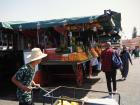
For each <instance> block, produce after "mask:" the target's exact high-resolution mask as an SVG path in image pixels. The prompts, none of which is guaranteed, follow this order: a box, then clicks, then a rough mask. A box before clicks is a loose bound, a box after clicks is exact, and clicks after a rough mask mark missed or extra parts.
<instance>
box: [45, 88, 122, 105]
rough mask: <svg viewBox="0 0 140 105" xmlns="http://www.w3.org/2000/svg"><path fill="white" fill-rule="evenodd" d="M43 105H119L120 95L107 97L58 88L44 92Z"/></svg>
mask: <svg viewBox="0 0 140 105" xmlns="http://www.w3.org/2000/svg"><path fill="white" fill-rule="evenodd" d="M43 97H44V98H43V105H46V104H51V105H66V104H67V105H120V94H119V93H116V94H114V97H113V98H109V97H108V92H104V91H95V90H91V89H84V88H75V87H66V86H59V87H56V88H55V89H53V90H51V91H49V92H46V94H45V95H44V96H43Z"/></svg>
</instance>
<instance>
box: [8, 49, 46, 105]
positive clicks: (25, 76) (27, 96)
mask: <svg viewBox="0 0 140 105" xmlns="http://www.w3.org/2000/svg"><path fill="white" fill-rule="evenodd" d="M46 56H47V54H44V53H42V51H41V50H40V48H33V49H32V50H31V54H30V55H28V56H27V59H28V63H27V64H25V65H23V66H22V67H21V68H19V70H18V71H17V72H16V73H15V74H14V75H13V77H12V78H11V80H12V82H13V83H14V84H15V85H16V86H17V92H16V94H17V98H18V100H19V105H34V103H33V102H32V94H31V91H32V89H33V87H32V86H35V87H38V88H39V87H40V84H36V83H35V82H34V81H33V77H34V74H35V66H36V65H37V64H39V63H40V62H41V59H42V58H44V57H46Z"/></svg>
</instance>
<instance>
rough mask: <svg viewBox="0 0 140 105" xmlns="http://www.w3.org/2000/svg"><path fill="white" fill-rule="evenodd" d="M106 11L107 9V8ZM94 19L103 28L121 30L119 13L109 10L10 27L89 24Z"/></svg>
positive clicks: (28, 28)
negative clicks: (95, 14)
mask: <svg viewBox="0 0 140 105" xmlns="http://www.w3.org/2000/svg"><path fill="white" fill-rule="evenodd" d="M107 11H108V10H107ZM94 21H97V22H99V23H100V24H101V25H102V27H103V28H104V30H112V29H113V30H115V31H117V32H119V31H120V30H121V14H120V13H118V12H114V11H111V10H109V12H106V13H104V14H103V15H98V16H86V17H74V18H63V19H53V20H46V21H36V22H25V23H18V24H11V26H12V28H13V29H15V30H18V29H19V27H22V30H30V29H37V28H42V29H43V28H48V27H56V26H64V25H77V24H88V23H89V24H90V23H92V22H94Z"/></svg>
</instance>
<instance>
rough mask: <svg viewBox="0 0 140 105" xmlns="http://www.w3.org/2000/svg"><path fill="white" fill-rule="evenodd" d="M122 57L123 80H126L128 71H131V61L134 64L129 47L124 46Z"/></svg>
mask: <svg viewBox="0 0 140 105" xmlns="http://www.w3.org/2000/svg"><path fill="white" fill-rule="evenodd" d="M120 58H121V60H122V63H123V67H122V69H121V74H122V80H126V77H127V75H128V71H129V61H130V63H131V64H132V60H131V57H130V54H129V52H128V51H127V48H126V47H125V46H124V47H123V50H122V52H121V54H120Z"/></svg>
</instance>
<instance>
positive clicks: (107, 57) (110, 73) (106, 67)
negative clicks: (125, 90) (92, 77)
mask: <svg viewBox="0 0 140 105" xmlns="http://www.w3.org/2000/svg"><path fill="white" fill-rule="evenodd" d="M113 52H114V49H113V48H112V47H111V43H110V42H107V43H106V45H105V50H104V51H102V53H101V63H102V67H101V69H102V71H103V72H104V73H105V76H106V81H107V88H108V92H109V95H110V96H111V97H113V94H112V92H113V93H116V92H117V88H116V87H117V84H116V70H115V69H114V68H113V67H112V55H113ZM112 82H113V89H112V86H111V84H112Z"/></svg>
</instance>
